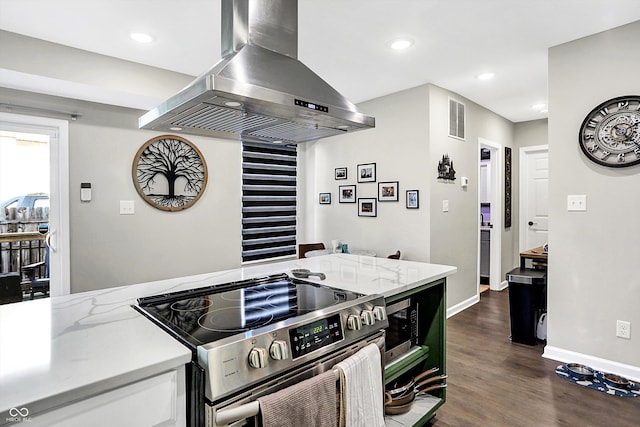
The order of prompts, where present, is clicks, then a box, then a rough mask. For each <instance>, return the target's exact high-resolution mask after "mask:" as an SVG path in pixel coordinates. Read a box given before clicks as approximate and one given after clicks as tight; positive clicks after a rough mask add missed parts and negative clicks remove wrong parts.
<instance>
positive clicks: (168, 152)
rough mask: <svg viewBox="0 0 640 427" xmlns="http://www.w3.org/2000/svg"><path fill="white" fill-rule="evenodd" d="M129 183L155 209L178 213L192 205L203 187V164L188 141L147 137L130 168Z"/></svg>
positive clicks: (205, 175) (199, 154)
mask: <svg viewBox="0 0 640 427" xmlns="http://www.w3.org/2000/svg"><path fill="white" fill-rule="evenodd" d="M131 174H132V178H133V184H134V186H135V188H136V191H137V192H138V194H139V195H140V197H142V199H143V200H144V201H145V202H147V203H148V204H150V205H151V206H153V207H154V208H156V209H160V210H163V211H170V212H175V211H181V210H184V209H187V208H189V207H191V206H193V204H194V203H196V202H197V201H198V199H200V196H202V194H203V193H204V190H205V188H206V186H207V178H208V172H207V164H206V162H205V160H204V156H203V155H202V153H201V152H200V150H198V147H196V146H195V145H194V144H193V143H192V142H191V141H189V140H187V139H185V138H183V137H181V136H177V135H160V136H156V137H154V138H151V139H150V140H148V141H147V142H145V143H144V144H142V146H141V147H140V149H139V150H138V152H137V153H136V155H135V156H134V158H133V165H132V167H131Z"/></svg>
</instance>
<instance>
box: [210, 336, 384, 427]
mask: <svg viewBox="0 0 640 427" xmlns="http://www.w3.org/2000/svg"><path fill="white" fill-rule="evenodd" d="M384 342H385V341H384V336H382V337H380V338H378V339H377V340H376V342H375V343H376V345H377V346H378V348H379V349H380V351H384ZM333 374H334V376H335V377H336V381H338V380H340V371H339V370H338V368H335V369H333ZM259 413H260V402H258V401H257V400H254V401H253V402H249V403H245V404H243V405H240V406H237V407H235V408H229V409H222V410H220V411H218V412H216V415H215V425H216V426H224V425H227V424H230V423H232V422H234V421H238V420H242V419H245V418H251V417H255V416H256V415H258V414H259Z"/></svg>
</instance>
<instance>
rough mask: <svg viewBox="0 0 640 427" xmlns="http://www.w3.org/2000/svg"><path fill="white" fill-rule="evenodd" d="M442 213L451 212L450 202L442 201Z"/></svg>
mask: <svg viewBox="0 0 640 427" xmlns="http://www.w3.org/2000/svg"><path fill="white" fill-rule="evenodd" d="M442 212H449V201H448V200H443V201H442Z"/></svg>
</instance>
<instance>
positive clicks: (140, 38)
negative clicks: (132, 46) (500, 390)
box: [129, 33, 153, 43]
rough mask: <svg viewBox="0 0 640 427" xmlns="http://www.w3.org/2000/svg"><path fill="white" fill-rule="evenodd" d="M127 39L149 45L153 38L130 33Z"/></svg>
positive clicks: (143, 34)
mask: <svg viewBox="0 0 640 427" xmlns="http://www.w3.org/2000/svg"><path fill="white" fill-rule="evenodd" d="M129 37H131V38H132V39H133V40H135V41H137V42H138V43H151V42H152V41H153V37H151V36H150V35H149V34H145V33H131V34H130V36H129Z"/></svg>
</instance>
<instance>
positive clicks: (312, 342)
mask: <svg viewBox="0 0 640 427" xmlns="http://www.w3.org/2000/svg"><path fill="white" fill-rule="evenodd" d="M289 339H290V340H291V353H292V355H293V359H297V358H298V357H300V356H304V355H305V354H309V353H311V352H312V351H315V350H318V349H320V348H322V347H325V346H327V345H330V344H333V343H334V342H338V341H340V340H342V339H343V336H342V325H341V324H340V315H339V314H334V315H333V316H331V317H328V318H326V319H321V320H317V321H315V322H313V323H309V324H307V325H304V326H299V327H297V328H293V329H290V330H289Z"/></svg>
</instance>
